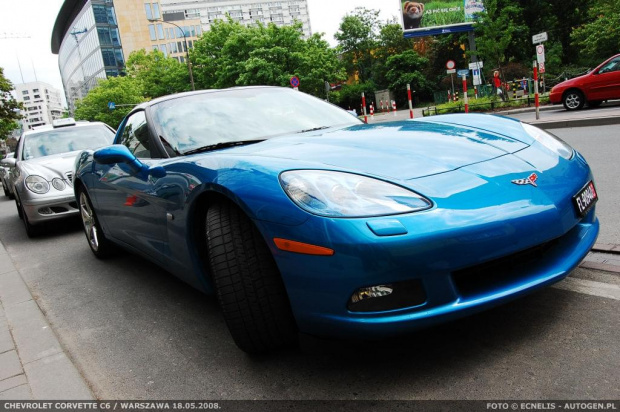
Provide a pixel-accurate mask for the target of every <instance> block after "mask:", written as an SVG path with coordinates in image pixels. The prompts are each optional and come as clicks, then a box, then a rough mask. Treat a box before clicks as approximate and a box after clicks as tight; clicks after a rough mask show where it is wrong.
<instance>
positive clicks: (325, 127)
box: [297, 126, 329, 133]
mask: <svg viewBox="0 0 620 412" xmlns="http://www.w3.org/2000/svg"><path fill="white" fill-rule="evenodd" d="M323 129H329V126H319V127H313V128H312V129H306V130H300V131H299V132H297V133H306V132H316V131H317V130H323Z"/></svg>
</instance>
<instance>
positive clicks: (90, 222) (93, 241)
mask: <svg viewBox="0 0 620 412" xmlns="http://www.w3.org/2000/svg"><path fill="white" fill-rule="evenodd" d="M80 215H81V216H82V223H83V224H84V231H85V232H86V237H87V238H88V243H89V244H90V247H91V248H92V249H93V250H94V251H97V250H99V236H98V234H97V225H96V224H95V215H94V213H93V210H92V209H91V207H90V203H89V202H88V198H87V197H86V194H85V193H84V192H82V193H80Z"/></svg>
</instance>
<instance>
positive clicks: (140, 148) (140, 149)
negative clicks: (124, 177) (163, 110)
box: [121, 112, 151, 158]
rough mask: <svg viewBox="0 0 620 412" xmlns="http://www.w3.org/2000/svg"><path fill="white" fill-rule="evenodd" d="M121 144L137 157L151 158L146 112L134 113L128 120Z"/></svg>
mask: <svg viewBox="0 0 620 412" xmlns="http://www.w3.org/2000/svg"><path fill="white" fill-rule="evenodd" d="M121 144H124V145H125V146H127V148H128V149H129V150H130V151H131V153H133V154H134V155H135V156H136V157H140V158H149V157H151V149H150V144H149V132H148V128H147V126H146V117H145V115H144V112H137V113H134V114H132V115H131V116H130V117H129V119H127V123H125V128H124V129H123V135H122V136H121Z"/></svg>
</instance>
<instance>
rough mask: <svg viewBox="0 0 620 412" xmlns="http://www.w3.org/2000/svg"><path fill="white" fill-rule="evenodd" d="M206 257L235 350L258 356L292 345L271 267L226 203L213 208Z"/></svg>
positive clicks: (292, 329) (282, 295) (289, 319)
mask: <svg viewBox="0 0 620 412" xmlns="http://www.w3.org/2000/svg"><path fill="white" fill-rule="evenodd" d="M206 237H207V249H208V250H207V252H206V254H207V256H208V259H209V267H210V272H211V277H212V279H213V282H214V284H215V289H216V293H217V297H218V300H219V303H220V306H221V307H222V312H223V314H224V319H225V320H226V324H227V326H228V329H229V331H230V334H231V335H232V337H233V339H234V341H235V343H236V344H237V346H238V347H239V348H240V349H241V350H243V351H245V352H248V353H261V352H267V351H270V350H274V349H278V348H282V347H286V346H293V345H295V344H296V343H297V326H296V323H295V319H294V317H293V313H292V311H291V306H290V303H289V300H288V295H287V293H286V289H285V287H284V283H283V282H282V278H281V277H280V273H279V271H278V268H277V266H276V262H275V261H274V259H273V256H272V255H271V252H270V251H269V248H268V247H267V245H266V244H265V241H264V240H263V238H262V236H261V235H260V233H259V232H258V229H256V227H255V226H254V224H253V223H252V221H251V220H250V219H249V218H248V217H247V216H246V215H245V214H244V213H243V211H242V210H241V209H239V208H238V207H237V206H236V205H234V204H232V203H231V202H223V203H218V204H215V205H212V206H211V207H210V208H209V210H208V211H207V219H206Z"/></svg>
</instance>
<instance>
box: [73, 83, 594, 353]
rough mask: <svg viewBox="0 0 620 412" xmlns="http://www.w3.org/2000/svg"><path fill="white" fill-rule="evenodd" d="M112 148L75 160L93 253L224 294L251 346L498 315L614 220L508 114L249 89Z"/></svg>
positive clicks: (167, 103)
mask: <svg viewBox="0 0 620 412" xmlns="http://www.w3.org/2000/svg"><path fill="white" fill-rule="evenodd" d="M114 143H115V144H114V145H112V146H108V147H104V148H101V149H99V150H96V151H94V152H93V151H84V152H82V153H81V154H80V155H79V156H78V157H77V159H76V171H75V175H74V176H75V178H74V185H75V186H74V187H75V195H76V198H77V201H78V203H79V206H80V210H81V216H82V220H83V223H84V230H85V233H86V238H87V240H88V244H89V245H90V248H91V249H92V251H93V253H94V254H95V255H96V256H97V257H105V256H107V255H109V254H110V253H112V252H113V251H114V249H115V248H116V246H121V247H122V248H125V249H129V250H130V251H132V252H135V253H138V254H140V255H142V256H144V257H146V258H147V259H150V260H152V261H153V262H155V263H157V264H158V265H160V266H161V267H163V268H165V269H166V270H168V271H170V272H172V273H174V274H175V275H176V276H178V277H179V278H181V279H183V280H184V281H186V282H187V283H189V284H191V285H192V286H194V287H196V288H198V289H200V290H202V291H204V292H206V293H215V294H216V295H217V297H218V300H219V302H220V305H221V307H222V311H223V314H224V318H225V320H226V323H227V325H228V328H229V330H230V333H231V334H232V337H233V339H234V340H235V342H236V344H237V345H238V346H239V347H240V348H241V349H242V350H244V351H246V352H250V353H256V352H263V351H267V350H272V349H275V348H279V347H283V346H288V345H294V344H295V343H296V341H297V338H298V333H299V332H302V333H306V334H312V335H319V336H330V337H343V338H357V339H376V338H380V337H383V336H389V335H396V334H402V333H407V332H410V331H412V330H415V329H417V328H420V327H424V326H427V325H431V324H434V323H438V322H441V321H446V320H451V319H455V318H457V317H460V316H464V315H467V314H471V313H474V312H477V311H480V310H483V309H487V308H490V307H492V306H494V305H497V304H500V303H503V302H506V301H508V300H511V299H514V298H516V297H519V296H522V295H524V294H526V293H529V292H532V291H534V290H536V289H539V288H541V287H544V286H547V285H549V284H551V283H554V282H557V281H559V280H561V279H563V278H564V277H565V276H567V275H568V274H569V273H570V271H571V270H573V269H574V268H575V267H576V266H577V265H578V264H579V262H580V261H581V260H582V259H583V258H584V257H585V256H586V254H587V253H588V251H589V250H590V248H591V247H592V246H593V244H594V242H595V240H596V237H597V235H598V231H599V223H598V220H597V218H596V217H595V208H594V205H595V203H596V201H597V193H596V190H595V187H594V183H593V178H592V173H591V172H590V168H589V167H588V164H587V163H586V161H585V160H584V158H583V157H582V156H581V155H580V154H579V153H577V152H576V151H575V150H573V149H572V148H571V147H570V146H569V145H567V144H566V143H564V142H563V141H561V140H560V139H558V138H556V137H554V136H552V135H551V134H549V133H547V132H545V131H543V130H540V129H538V128H536V127H533V126H531V125H528V124H525V123H521V122H519V121H516V120H512V119H508V118H503V117H498V116H488V115H477V114H467V115H465V114H463V115H446V116H435V117H433V118H430V119H418V120H413V121H402V122H394V123H383V124H374V125H369V124H364V123H362V122H361V121H359V120H358V119H356V118H354V117H353V116H351V115H350V114H349V113H347V112H346V111H344V110H341V109H339V108H337V107H335V106H332V105H330V104H329V103H326V102H323V101H321V100H319V99H316V98H314V97H311V96H308V95H306V94H303V93H301V92H298V91H293V90H290V89H284V88H277V87H246V88H235V89H229V90H207V91H200V92H190V93H183V94H178V95H172V96H166V97H162V98H158V99H155V100H153V101H151V102H148V103H145V104H142V105H140V106H137V107H136V108H135V109H133V110H132V111H131V112H130V113H129V115H128V116H127V117H126V118H125V119H124V120H123V122H122V123H121V124H120V127H119V128H118V132H117V134H116V138H115V142H114Z"/></svg>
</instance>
